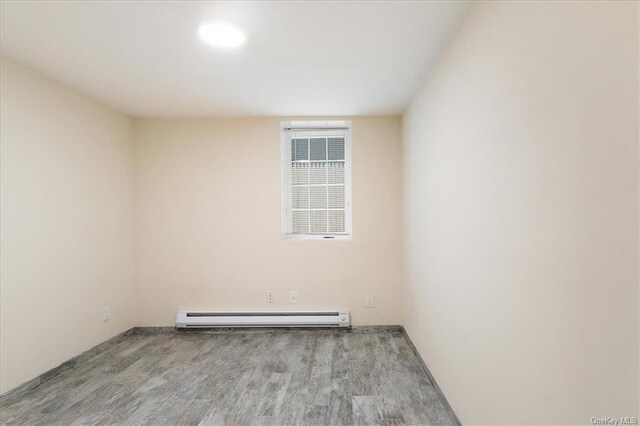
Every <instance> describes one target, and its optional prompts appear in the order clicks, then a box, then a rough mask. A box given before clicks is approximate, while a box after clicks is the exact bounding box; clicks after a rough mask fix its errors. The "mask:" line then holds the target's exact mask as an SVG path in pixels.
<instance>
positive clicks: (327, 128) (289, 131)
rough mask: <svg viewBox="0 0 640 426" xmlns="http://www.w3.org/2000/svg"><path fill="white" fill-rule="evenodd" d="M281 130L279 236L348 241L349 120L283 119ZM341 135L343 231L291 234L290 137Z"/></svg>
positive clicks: (350, 218) (349, 200)
mask: <svg viewBox="0 0 640 426" xmlns="http://www.w3.org/2000/svg"><path fill="white" fill-rule="evenodd" d="M280 133H281V158H280V163H281V168H282V205H281V212H280V215H281V219H282V228H281V236H282V239H283V240H292V241H296V240H298V241H300V240H303V241H308V240H316V241H317V240H323V241H350V240H351V239H352V238H353V230H352V216H353V202H352V190H351V180H352V177H351V174H352V157H351V121H283V122H281V123H280ZM302 134H304V136H302V137H304V138H312V137H322V138H329V137H344V166H345V170H344V173H345V176H344V226H345V233H344V234H294V233H293V232H291V230H292V226H293V221H292V208H291V193H292V191H291V188H292V179H291V139H294V138H296V137H298V138H299V137H301V135H302Z"/></svg>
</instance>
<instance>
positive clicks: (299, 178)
mask: <svg viewBox="0 0 640 426" xmlns="http://www.w3.org/2000/svg"><path fill="white" fill-rule="evenodd" d="M308 183H309V163H291V184H292V185H307V184H308Z"/></svg>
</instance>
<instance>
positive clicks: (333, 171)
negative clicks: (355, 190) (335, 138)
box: [327, 162, 344, 183]
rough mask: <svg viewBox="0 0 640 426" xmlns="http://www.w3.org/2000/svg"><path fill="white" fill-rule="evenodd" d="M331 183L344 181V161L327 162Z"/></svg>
mask: <svg viewBox="0 0 640 426" xmlns="http://www.w3.org/2000/svg"><path fill="white" fill-rule="evenodd" d="M327 168H328V175H329V183H344V162H339V163H327Z"/></svg>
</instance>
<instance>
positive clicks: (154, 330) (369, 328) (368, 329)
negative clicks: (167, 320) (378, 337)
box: [133, 325, 403, 334]
mask: <svg viewBox="0 0 640 426" xmlns="http://www.w3.org/2000/svg"><path fill="white" fill-rule="evenodd" d="M402 330H403V329H402V326H401V325H356V326H351V327H212V328H189V329H184V328H175V327H173V326H165V327H134V328H133V333H134V334H163V333H179V334H220V333H264V332H269V333H289V332H292V331H305V332H309V331H311V332H316V333H323V334H327V333H329V334H331V333H333V334H335V333H402V332H403V331H402Z"/></svg>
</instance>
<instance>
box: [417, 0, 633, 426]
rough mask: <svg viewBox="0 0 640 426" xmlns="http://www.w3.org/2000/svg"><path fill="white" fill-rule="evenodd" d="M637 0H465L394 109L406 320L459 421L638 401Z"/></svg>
mask: <svg viewBox="0 0 640 426" xmlns="http://www.w3.org/2000/svg"><path fill="white" fill-rule="evenodd" d="M638 76H639V70H638V3H637V2H626V3H613V2H610V3H598V2H555V3H554V2H481V3H476V4H475V5H474V6H473V7H472V9H471V10H470V12H469V15H468V16H467V17H466V18H465V19H464V21H463V22H462V24H461V26H460V27H459V30H458V32H457V33H456V35H455V36H454V38H453V39H452V41H451V42H450V44H449V46H448V47H447V48H446V49H445V50H444V52H443V55H442V57H441V59H440V61H439V63H438V65H437V67H436V68H435V70H434V72H433V73H432V74H431V75H430V77H429V79H428V80H427V81H426V83H425V86H424V88H423V90H422V91H421V93H420V94H419V96H418V97H417V98H416V99H415V100H414V102H413V103H412V105H411V107H410V108H409V110H408V111H407V113H406V115H405V117H404V135H405V148H404V149H405V155H404V158H405V161H406V163H405V164H406V174H405V182H406V192H405V197H406V216H405V219H406V221H405V223H406V233H405V235H406V240H407V249H406V254H407V259H408V282H407V291H406V296H407V299H406V300H407V317H406V322H405V325H406V327H407V329H408V332H409V334H410V336H411V337H412V338H413V339H414V341H415V343H416V345H417V347H418V348H419V350H420V352H421V354H422V356H423V357H424V358H425V359H426V360H427V362H428V364H429V366H430V367H431V370H432V372H433V373H434V375H435V377H436V379H437V380H438V381H439V383H440V385H441V387H442V388H443V389H444V392H445V394H446V395H447V397H448V398H449V401H450V402H451V404H452V405H453V408H454V410H456V411H457V413H458V414H459V416H460V417H461V420H462V421H463V423H468V424H496V423H503V424H516V423H517V424H531V423H538V424H539V423H556V424H558V423H565V424H569V423H574V424H591V417H592V416H595V417H605V416H613V417H617V416H637V415H638V382H637V380H638V264H637V262H638V113H639V111H638Z"/></svg>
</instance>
